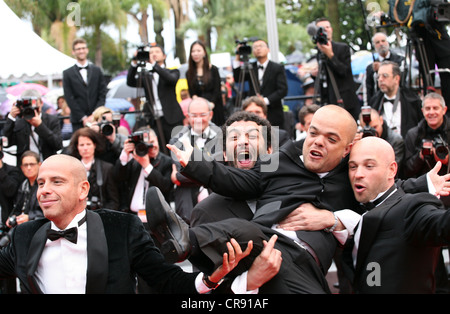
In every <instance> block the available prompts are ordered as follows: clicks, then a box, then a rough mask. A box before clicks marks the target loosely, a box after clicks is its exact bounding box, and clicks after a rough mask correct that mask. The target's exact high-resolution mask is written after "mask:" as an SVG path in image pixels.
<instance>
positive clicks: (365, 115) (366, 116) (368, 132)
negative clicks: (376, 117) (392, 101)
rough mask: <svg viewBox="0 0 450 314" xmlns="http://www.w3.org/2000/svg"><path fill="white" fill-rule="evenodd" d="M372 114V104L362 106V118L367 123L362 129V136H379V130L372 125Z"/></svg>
mask: <svg viewBox="0 0 450 314" xmlns="http://www.w3.org/2000/svg"><path fill="white" fill-rule="evenodd" d="M371 114H372V107H370V106H362V107H361V115H362V119H363V121H364V124H365V126H364V128H363V130H362V133H363V136H362V137H367V136H378V133H377V131H376V130H375V129H374V128H373V127H371V126H370V122H371V121H372V118H371Z"/></svg>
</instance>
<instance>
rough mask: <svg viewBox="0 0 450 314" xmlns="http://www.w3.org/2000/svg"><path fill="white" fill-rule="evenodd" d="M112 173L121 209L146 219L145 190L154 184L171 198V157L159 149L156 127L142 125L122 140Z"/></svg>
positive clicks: (168, 199) (168, 198) (144, 220)
mask: <svg viewBox="0 0 450 314" xmlns="http://www.w3.org/2000/svg"><path fill="white" fill-rule="evenodd" d="M115 174H116V177H117V180H118V181H119V184H120V185H121V189H120V193H121V195H120V198H121V199H120V210H121V211H125V212H132V213H135V214H137V215H138V216H139V218H141V220H142V221H143V222H146V216H145V194H146V192H147V189H148V187H149V186H156V187H158V188H159V190H160V191H161V193H163V195H164V197H165V199H166V201H167V202H170V193H171V192H172V190H173V183H172V180H171V178H170V175H171V174H172V159H171V158H170V157H169V156H168V155H165V154H162V153H161V152H160V151H159V144H158V137H157V136H156V133H155V131H153V130H152V129H150V128H148V127H142V128H140V129H139V130H138V131H136V132H134V133H133V134H131V135H130V136H129V138H128V139H127V140H126V141H125V145H124V147H123V150H122V153H121V154H120V158H119V160H118V161H117V162H116V164H115Z"/></svg>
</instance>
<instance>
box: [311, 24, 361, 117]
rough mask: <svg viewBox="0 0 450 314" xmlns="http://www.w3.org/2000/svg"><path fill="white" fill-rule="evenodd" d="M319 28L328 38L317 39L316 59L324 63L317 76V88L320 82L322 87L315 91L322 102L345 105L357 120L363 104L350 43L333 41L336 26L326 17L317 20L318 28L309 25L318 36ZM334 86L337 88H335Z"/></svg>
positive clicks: (312, 33) (316, 25)
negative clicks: (352, 60)
mask: <svg viewBox="0 0 450 314" xmlns="http://www.w3.org/2000/svg"><path fill="white" fill-rule="evenodd" d="M313 29H314V30H313ZM319 29H320V30H323V32H322V35H323V37H326V38H318V39H319V40H315V42H316V45H317V49H318V50H319V53H318V55H317V57H316V58H317V60H318V62H319V64H322V66H319V70H320V71H321V72H320V73H318V77H316V78H315V80H320V81H319V82H316V87H317V86H318V85H319V84H320V89H319V90H318V91H316V94H319V95H320V96H321V104H320V105H325V104H335V105H338V106H341V107H344V108H345V109H346V110H347V111H348V112H349V113H350V114H351V115H352V116H353V118H355V120H357V119H358V115H359V113H360V109H361V106H360V103H359V99H358V97H357V95H356V84H355V81H354V79H353V73H352V65H351V53H350V47H349V46H348V45H347V44H344V43H340V42H335V41H333V28H332V27H331V23H330V21H329V20H328V19H327V18H320V19H317V20H316V21H315V27H314V26H312V27H308V33H309V34H310V35H315V37H318V36H317V34H316V32H317V31H318V30H319ZM333 86H335V87H336V89H337V90H336V91H335V88H334V87H333ZM337 93H339V95H337ZM338 96H340V99H341V100H342V102H343V103H342V104H341V103H339V97H338Z"/></svg>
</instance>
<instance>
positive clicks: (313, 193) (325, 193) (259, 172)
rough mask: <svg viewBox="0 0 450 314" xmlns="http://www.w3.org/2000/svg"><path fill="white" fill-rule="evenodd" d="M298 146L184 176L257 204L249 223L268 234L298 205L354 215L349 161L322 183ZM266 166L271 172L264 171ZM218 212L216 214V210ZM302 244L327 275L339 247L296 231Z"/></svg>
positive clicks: (421, 182) (190, 168)
mask: <svg viewBox="0 0 450 314" xmlns="http://www.w3.org/2000/svg"><path fill="white" fill-rule="evenodd" d="M298 145H299V143H294V142H292V141H289V142H287V143H286V144H285V145H283V147H281V148H280V150H279V152H277V153H274V154H272V155H270V156H263V157H261V159H262V160H263V161H258V162H257V164H256V165H255V167H254V168H253V169H251V170H242V169H237V168H234V167H229V166H225V165H223V164H221V163H218V162H215V161H212V162H204V161H190V162H189V163H188V164H187V166H186V167H185V168H184V169H183V171H182V173H183V174H184V175H186V176H189V177H190V178H193V179H195V180H197V181H199V182H201V183H202V184H203V185H205V186H207V187H208V188H210V189H211V190H213V191H214V192H216V193H218V194H221V195H224V196H229V197H234V198H236V199H242V200H245V199H257V200H258V203H257V207H256V213H255V216H254V217H253V220H252V221H253V222H255V223H257V224H259V225H261V226H262V227H265V229H264V230H266V231H267V232H272V231H271V229H270V228H271V227H272V225H273V224H275V223H278V222H279V221H281V220H282V219H283V218H285V217H286V216H287V215H288V214H289V213H291V212H292V211H293V210H294V209H296V208H297V207H298V206H300V205H301V204H302V203H312V204H313V205H314V206H316V207H318V208H321V209H327V210H330V211H337V210H341V209H354V210H355V211H357V210H358V208H359V206H358V203H357V201H356V200H355V198H354V194H353V191H352V188H351V185H350V182H349V179H348V166H347V162H348V160H347V158H344V159H343V160H342V162H341V163H340V164H339V165H338V166H337V167H335V169H333V170H332V171H330V172H329V173H328V174H327V175H326V176H324V177H322V178H320V177H319V176H318V175H317V174H316V173H313V172H311V171H309V170H308V169H306V167H305V165H304V164H303V161H302V160H301V159H300V155H301V154H302V152H301V148H300V147H299V146H298ZM268 165H272V166H273V167H269V168H265V167H266V166H268ZM402 185H403V186H405V188H407V189H408V190H421V191H426V189H427V185H426V178H420V179H418V180H410V181H408V182H405V183H402ZM215 210H217V211H219V210H220V208H218V207H215ZM297 236H298V238H299V239H300V240H303V241H305V242H306V243H308V244H309V246H311V247H312V248H313V250H314V251H315V253H316V255H317V257H318V259H319V260H320V264H321V266H322V271H323V272H324V273H326V272H327V270H328V268H329V267H330V265H331V262H332V258H333V255H334V253H335V250H336V247H337V241H336V240H335V238H334V236H333V235H332V234H331V233H327V232H325V231H297Z"/></svg>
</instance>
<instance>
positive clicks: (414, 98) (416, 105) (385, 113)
mask: <svg viewBox="0 0 450 314" xmlns="http://www.w3.org/2000/svg"><path fill="white" fill-rule="evenodd" d="M400 80H401V72H400V67H399V65H398V64H397V63H395V62H392V61H383V62H382V63H381V64H380V67H379V69H378V84H379V87H380V90H379V91H378V92H377V93H376V94H375V95H374V96H373V97H372V98H371V99H370V101H369V105H370V106H371V107H372V108H374V109H375V110H377V111H378V112H379V113H380V115H382V117H383V120H384V122H385V123H386V124H387V125H388V126H389V127H390V128H391V129H392V130H393V131H394V132H396V133H398V134H400V135H401V136H402V137H403V139H404V138H405V137H406V133H407V132H408V130H410V129H412V128H413V127H415V126H417V124H418V123H419V121H420V120H422V117H423V115H422V110H421V108H422V101H421V99H420V97H419V95H418V94H417V93H415V92H413V91H411V90H409V89H408V88H406V87H401V86H400Z"/></svg>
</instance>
